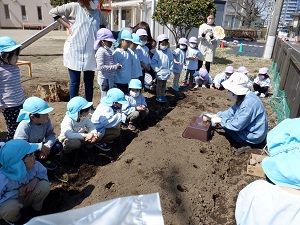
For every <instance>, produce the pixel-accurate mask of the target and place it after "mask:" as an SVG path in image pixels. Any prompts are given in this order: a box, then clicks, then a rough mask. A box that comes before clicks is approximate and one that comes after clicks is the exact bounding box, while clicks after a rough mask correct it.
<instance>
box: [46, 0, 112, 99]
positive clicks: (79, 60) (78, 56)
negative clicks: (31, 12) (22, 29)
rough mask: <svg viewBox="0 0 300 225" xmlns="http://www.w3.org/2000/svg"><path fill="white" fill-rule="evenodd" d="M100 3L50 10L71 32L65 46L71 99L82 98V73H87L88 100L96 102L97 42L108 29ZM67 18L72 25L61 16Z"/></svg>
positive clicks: (84, 0)
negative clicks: (94, 95)
mask: <svg viewBox="0 0 300 225" xmlns="http://www.w3.org/2000/svg"><path fill="white" fill-rule="evenodd" d="M97 5H98V1H97V0H94V1H90V0H78V2H71V3H67V4H64V5H61V6H58V7H56V8H53V9H52V10H51V11H50V15H51V16H52V17H53V18H54V19H55V20H57V21H58V22H60V23H61V24H62V25H64V26H65V27H66V28H67V29H68V30H69V33H70V35H69V37H68V39H67V40H66V42H65V45H64V66H65V67H67V68H68V71H69V76H70V98H73V97H75V96H78V92H79V85H80V74H81V71H83V74H84V78H83V80H84V89H85V90H84V91H85V98H86V100H87V101H88V102H92V100H93V84H94V75H95V70H96V59H95V50H94V42H95V40H96V36H97V31H98V30H99V29H100V28H101V27H105V26H107V21H106V20H105V18H104V15H103V13H102V12H101V11H100V10H99V9H97ZM62 16H65V17H66V19H67V20H68V22H69V23H68V22H66V21H64V20H63V19H62V18H61V17H62Z"/></svg>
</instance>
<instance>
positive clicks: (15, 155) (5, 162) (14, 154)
mask: <svg viewBox="0 0 300 225" xmlns="http://www.w3.org/2000/svg"><path fill="white" fill-rule="evenodd" d="M37 148H38V144H29V143H28V142H27V141H24V140H17V139H14V140H10V141H8V142H6V143H5V144H4V146H2V147H1V148H0V164H1V165H2V167H1V169H0V170H1V172H2V173H3V174H4V175H5V176H7V177H8V178H10V179H12V180H20V179H22V178H23V177H24V176H25V175H26V166H25V163H24V161H23V160H22V159H23V158H24V156H26V155H27V154H31V153H33V152H34V151H36V150H37Z"/></svg>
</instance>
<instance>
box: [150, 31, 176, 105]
mask: <svg viewBox="0 0 300 225" xmlns="http://www.w3.org/2000/svg"><path fill="white" fill-rule="evenodd" d="M157 42H158V43H157V46H158V47H157V50H156V52H155V54H154V56H153V57H152V60H151V67H152V68H153V70H154V71H155V72H156V80H157V86H156V101H158V102H167V98H166V96H165V89H166V84H167V80H168V79H169V78H170V75H171V71H172V70H173V55H172V52H171V50H170V49H169V47H168V45H169V38H168V36H167V35H165V34H161V35H159V36H158V37H157Z"/></svg>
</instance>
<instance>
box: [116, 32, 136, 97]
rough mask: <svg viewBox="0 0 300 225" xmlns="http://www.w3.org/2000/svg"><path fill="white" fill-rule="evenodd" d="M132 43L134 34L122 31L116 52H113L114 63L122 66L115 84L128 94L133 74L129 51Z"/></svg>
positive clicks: (117, 73)
mask: <svg viewBox="0 0 300 225" xmlns="http://www.w3.org/2000/svg"><path fill="white" fill-rule="evenodd" d="M131 43H132V34H131V32H130V31H129V30H121V31H120V32H119V36H118V39H117V41H116V47H117V48H116V50H115V51H114V52H113V59H114V63H115V64H117V63H119V64H121V65H122V67H121V68H120V69H118V70H117V72H116V76H115V84H116V86H117V88H119V89H120V90H121V91H123V92H124V93H125V94H127V93H128V83H129V81H130V79H131V74H132V61H131V55H130V52H129V51H128V48H129V47H130V45H131Z"/></svg>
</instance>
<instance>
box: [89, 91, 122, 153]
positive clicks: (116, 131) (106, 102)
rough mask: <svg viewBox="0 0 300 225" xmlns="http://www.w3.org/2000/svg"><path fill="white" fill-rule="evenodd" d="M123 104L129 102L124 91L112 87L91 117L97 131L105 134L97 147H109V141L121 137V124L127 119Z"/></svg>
mask: <svg viewBox="0 0 300 225" xmlns="http://www.w3.org/2000/svg"><path fill="white" fill-rule="evenodd" d="M123 104H128V102H127V101H126V99H125V95H124V93H123V92H122V91H121V90H120V89H118V88H112V89H110V90H109V91H108V92H107V95H106V97H104V98H102V99H101V100H100V104H99V105H98V106H97V108H96V110H95V112H94V113H93V116H92V119H91V120H92V122H93V124H94V125H95V127H96V129H97V132H100V133H101V134H102V135H103V137H102V139H101V142H99V143H98V144H96V147H98V148H100V149H102V147H103V146H106V147H108V148H109V146H108V144H107V143H108V142H112V141H113V140H114V139H116V138H117V137H119V135H120V128H119V125H120V123H121V122H123V123H125V121H126V116H125V114H123V113H122V105H123ZM102 150H103V149H102Z"/></svg>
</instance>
